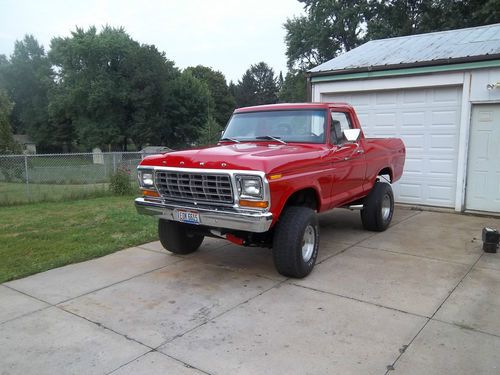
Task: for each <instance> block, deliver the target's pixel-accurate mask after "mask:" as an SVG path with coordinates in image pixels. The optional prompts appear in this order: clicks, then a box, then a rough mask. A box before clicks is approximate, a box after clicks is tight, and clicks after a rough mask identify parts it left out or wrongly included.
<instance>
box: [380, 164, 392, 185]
mask: <svg viewBox="0 0 500 375" xmlns="http://www.w3.org/2000/svg"><path fill="white" fill-rule="evenodd" d="M377 176H389V180H390V182H392V170H391V168H389V167H387V168H384V169H382V170H381V171H380V172H378V174H377Z"/></svg>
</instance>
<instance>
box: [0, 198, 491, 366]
mask: <svg viewBox="0 0 500 375" xmlns="http://www.w3.org/2000/svg"><path fill="white" fill-rule="evenodd" d="M320 220H321V231H322V233H321V235H322V240H321V241H322V243H321V248H320V259H319V264H318V265H317V266H316V268H315V270H314V271H313V273H312V274H311V275H310V276H309V277H307V278H305V279H303V280H293V279H285V278H284V277H281V276H280V275H279V274H277V273H276V272H275V270H274V267H273V264H272V258H271V254H270V252H269V250H265V249H256V248H240V247H237V246H233V245H231V244H227V243H226V242H224V241H219V240H214V239H207V240H205V242H204V245H203V246H202V248H201V249H200V251H199V252H197V253H195V254H192V255H190V256H183V257H180V256H174V255H170V254H168V253H167V252H165V251H164V250H162V248H161V246H160V245H159V243H157V242H153V243H149V244H145V245H143V246H139V247H134V248H130V249H126V250H123V251H120V252H117V253H115V254H112V255H109V256H106V257H103V258H100V259H95V260H91V261H88V262H84V263H80V264H75V265H70V266H67V267H62V268H58V269H54V270H51V271H48V272H44V273H41V274H38V275H34V276H31V277H27V278H25V279H21V280H16V281H12V282H9V283H6V284H3V285H0V302H1V304H0V374H2V375H4V374H104V373H113V374H200V373H210V374H264V373H266V374H280V375H281V374H385V373H389V374H393V373H394V374H443V373H452V374H499V373H500V254H483V252H482V250H481V241H480V236H481V228H482V227H483V226H485V225H491V226H493V227H497V228H498V227H500V219H490V218H481V217H471V216H462V215H455V214H444V213H433V212H419V211H410V210H405V209H401V208H398V209H397V210H396V215H395V218H394V221H393V224H392V226H391V227H390V228H389V229H388V230H387V231H386V232H384V233H371V232H365V231H363V230H362V229H361V224H360V220H359V214H358V213H357V212H350V211H344V210H338V211H335V212H332V213H328V214H323V215H321V218H320Z"/></svg>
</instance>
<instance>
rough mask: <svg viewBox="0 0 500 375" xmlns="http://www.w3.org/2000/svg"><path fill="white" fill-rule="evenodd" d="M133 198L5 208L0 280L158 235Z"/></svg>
mask: <svg viewBox="0 0 500 375" xmlns="http://www.w3.org/2000/svg"><path fill="white" fill-rule="evenodd" d="M133 200H134V198H133V197H132V196H125V197H112V196H110V197H102V198H92V199H84V200H77V201H66V202H57V203H36V204H30V205H21V206H12V207H0V282H5V281H8V280H12V279H17V278H20V277H24V276H28V275H31V274H34V273H37V272H42V271H46V270H48V269H51V268H55V267H60V266H63V265H66V264H70V263H76V262H81V261H84V260H88V259H91V258H96V257H100V256H103V255H106V254H109V253H112V252H114V251H117V250H120V249H123V248H126V247H130V246H134V245H138V244H141V243H145V242H149V241H154V240H156V239H157V233H156V221H155V220H154V219H153V218H151V217H147V216H142V215H139V214H137V212H136V211H135V208H134V205H133Z"/></svg>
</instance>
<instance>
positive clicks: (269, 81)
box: [235, 62, 278, 107]
mask: <svg viewBox="0 0 500 375" xmlns="http://www.w3.org/2000/svg"><path fill="white" fill-rule="evenodd" d="M276 81H277V80H276V77H275V76H274V71H273V69H272V68H270V67H269V66H268V65H267V64H266V63H265V62H260V63H258V64H255V65H252V66H250V68H249V69H248V70H247V71H246V72H245V74H243V77H242V78H241V80H240V81H238V85H237V87H236V89H235V91H236V94H235V97H236V104H237V105H238V107H245V106H252V105H260V104H272V103H276V102H277V101H278V85H277V82H276Z"/></svg>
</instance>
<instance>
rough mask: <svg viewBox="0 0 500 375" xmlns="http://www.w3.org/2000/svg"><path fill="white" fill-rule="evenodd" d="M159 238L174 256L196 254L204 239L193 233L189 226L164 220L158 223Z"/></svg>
mask: <svg viewBox="0 0 500 375" xmlns="http://www.w3.org/2000/svg"><path fill="white" fill-rule="evenodd" d="M158 236H159V237H160V242H161V244H162V246H163V247H164V248H165V249H166V250H168V251H170V252H172V253H174V254H190V253H192V252H195V251H196V250H198V248H199V247H200V245H201V243H202V242H203V238H204V236H202V235H199V234H193V233H191V232H190V230H189V224H183V223H178V222H176V221H170V220H163V219H160V220H159V221H158Z"/></svg>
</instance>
